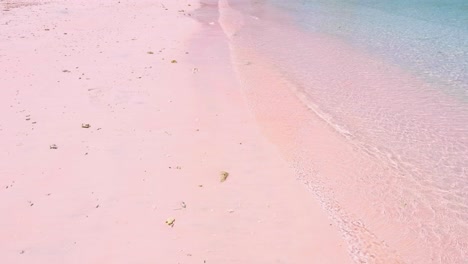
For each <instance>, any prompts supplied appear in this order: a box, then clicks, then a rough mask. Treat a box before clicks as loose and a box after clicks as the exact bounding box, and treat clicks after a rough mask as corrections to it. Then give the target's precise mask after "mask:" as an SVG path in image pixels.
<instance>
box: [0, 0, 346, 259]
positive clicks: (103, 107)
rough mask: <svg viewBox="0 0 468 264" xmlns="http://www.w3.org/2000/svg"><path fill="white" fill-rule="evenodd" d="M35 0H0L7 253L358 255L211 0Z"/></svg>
mask: <svg viewBox="0 0 468 264" xmlns="http://www.w3.org/2000/svg"><path fill="white" fill-rule="evenodd" d="M31 3H34V4H33V5H32V4H28V3H26V2H18V1H2V2H0V7H1V8H0V10H2V11H0V12H1V16H0V31H1V33H2V34H1V35H0V87H2V89H1V90H0V100H1V104H0V113H2V114H1V117H2V118H1V120H0V148H1V149H2V150H1V151H0V187H1V188H0V214H1V215H2V217H0V229H1V235H0V262H1V263H47V264H53V263H169V264H170V263H174V264H175V263H350V262H351V259H350V257H349V255H348V249H347V245H346V243H345V242H344V240H343V239H342V237H341V236H340V234H339V231H338V228H337V227H336V226H335V224H333V223H332V222H331V221H330V220H329V219H328V216H327V214H326V213H325V212H324V211H323V209H322V208H321V206H320V204H319V203H318V201H317V200H315V198H314V196H313V195H311V193H310V192H309V191H308V190H307V189H306V188H305V187H304V185H303V184H302V183H300V182H299V181H297V180H296V177H297V175H295V173H294V170H293V169H292V168H291V167H290V166H289V164H288V163H287V162H286V161H285V160H284V159H283V158H282V156H281V155H280V154H279V153H280V152H279V151H278V150H277V149H276V147H275V146H274V145H272V144H271V143H270V142H269V141H268V140H267V139H266V138H265V136H264V134H262V133H261V131H260V129H259V127H258V124H257V123H256V122H257V121H256V119H255V118H254V115H253V114H252V113H251V112H250V110H249V108H248V107H247V106H246V104H245V101H244V95H243V93H242V90H241V86H240V84H239V82H238V80H237V77H236V75H235V73H234V70H233V69H232V67H231V60H230V55H229V49H228V45H227V41H226V37H225V35H224V33H223V31H222V29H221V28H220V26H219V25H218V21H217V13H216V8H214V9H213V10H214V11H213V10H211V9H210V8H209V5H208V4H207V3H208V2H205V4H204V5H200V4H199V3H198V2H196V1H169V0H167V1H159V2H154V1H138V2H134V1H64V0H59V1H49V2H45V1H44V2H31ZM209 4H211V3H209ZM200 7H201V8H205V9H198V8H200ZM206 7H208V9H206ZM197 9H198V10H197ZM200 10H201V11H200ZM212 11H213V12H212ZM223 171H225V172H228V173H229V175H227V178H225V180H224V181H221V177H223V176H221V173H222V172H223ZM224 177H225V176H224Z"/></svg>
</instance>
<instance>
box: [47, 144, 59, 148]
mask: <svg viewBox="0 0 468 264" xmlns="http://www.w3.org/2000/svg"><path fill="white" fill-rule="evenodd" d="M49 148H50V149H58V147H57V145H55V144H52V145H50V146H49Z"/></svg>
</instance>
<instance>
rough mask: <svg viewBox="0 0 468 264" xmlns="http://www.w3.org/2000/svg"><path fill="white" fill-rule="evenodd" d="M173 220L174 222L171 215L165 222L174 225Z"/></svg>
mask: <svg viewBox="0 0 468 264" xmlns="http://www.w3.org/2000/svg"><path fill="white" fill-rule="evenodd" d="M174 222H175V218H172V217H170V218H168V219H167V220H166V224H167V225H168V226H170V227H174Z"/></svg>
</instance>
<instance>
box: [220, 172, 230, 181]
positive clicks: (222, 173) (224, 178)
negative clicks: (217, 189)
mask: <svg viewBox="0 0 468 264" xmlns="http://www.w3.org/2000/svg"><path fill="white" fill-rule="evenodd" d="M220 176H221V179H220V181H221V182H225V181H226V180H227V178H228V176H229V173H228V172H226V171H222V172H221V173H220Z"/></svg>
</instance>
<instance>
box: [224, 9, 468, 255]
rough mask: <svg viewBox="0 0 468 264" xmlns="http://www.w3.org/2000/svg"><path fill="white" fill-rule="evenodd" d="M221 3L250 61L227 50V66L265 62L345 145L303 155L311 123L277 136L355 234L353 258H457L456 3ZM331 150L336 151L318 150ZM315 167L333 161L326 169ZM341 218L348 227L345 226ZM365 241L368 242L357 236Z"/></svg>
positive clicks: (467, 95)
mask: <svg viewBox="0 0 468 264" xmlns="http://www.w3.org/2000/svg"><path fill="white" fill-rule="evenodd" d="M228 2H229V5H230V8H232V10H234V11H233V13H236V14H237V17H229V16H226V17H227V18H226V19H225V21H224V22H225V24H226V25H227V26H225V28H228V29H229V30H231V31H232V32H230V33H228V35H231V47H232V49H233V51H234V54H236V53H238V54H241V53H242V52H241V51H242V50H249V54H256V55H255V56H256V58H257V59H258V61H257V62H256V61H253V62H250V61H249V62H245V61H240V60H246V59H248V56H243V57H242V56H237V57H236V56H234V60H238V61H237V64H238V65H242V63H244V64H245V65H248V64H250V63H253V64H255V63H258V64H262V65H270V66H272V67H271V68H274V71H275V72H276V76H281V78H282V80H284V82H285V83H286V82H287V83H288V88H289V89H292V90H293V91H294V92H295V93H296V95H297V97H299V98H300V99H301V103H302V104H304V105H306V106H307V107H308V109H309V110H310V111H311V112H312V113H313V114H314V115H315V116H317V117H319V118H320V119H321V120H322V122H324V123H326V124H327V125H328V126H329V127H331V128H333V131H334V132H333V133H335V134H339V135H340V137H341V138H343V139H344V141H345V142H346V143H345V144H346V145H348V146H350V148H352V151H349V149H348V148H346V146H345V145H343V147H336V148H335V149H333V150H331V148H330V150H326V149H325V150H324V151H329V152H330V153H323V155H322V157H318V158H310V159H309V157H308V155H309V156H313V155H314V149H318V146H317V144H315V145H314V144H312V143H310V142H311V141H310V140H309V139H308V138H314V136H316V133H315V132H316V131H314V130H313V129H309V130H307V129H306V126H305V125H304V126H303V130H302V133H303V134H302V135H301V137H303V138H302V139H298V138H297V137H296V138H294V139H293V140H292V141H294V142H289V143H287V144H290V145H291V144H295V147H294V149H295V152H296V153H302V154H301V155H296V156H295V157H294V158H291V161H292V162H293V163H294V164H296V165H297V166H298V167H300V168H301V170H300V172H299V173H301V174H303V177H304V178H305V179H306V180H307V181H308V182H309V183H310V182H313V188H312V189H313V190H314V191H315V192H316V194H317V195H318V196H319V197H320V199H321V200H322V201H323V202H324V208H326V209H327V210H329V213H330V216H331V217H332V218H334V219H335V221H336V222H337V223H339V224H340V225H341V228H342V231H343V235H344V237H358V238H357V239H348V240H349V243H350V249H351V254H356V256H355V259H356V260H357V261H364V262H369V263H393V260H392V262H389V261H386V260H385V258H386V257H388V255H389V254H390V255H392V256H395V257H394V258H393V257H392V259H399V262H404V263H466V262H465V261H466V260H467V259H468V239H467V237H468V71H467V67H468V66H467V65H468V12H466V10H467V6H466V4H465V3H463V2H462V1H432V2H428V1H425V2H423V1H392V2H391V3H388V1H344V0H343V1H315V0H311V1H284V0H271V1H268V0H267V1H252V2H249V1H246V0H243V1H234V0H231V1H228ZM239 16H241V17H242V19H239ZM239 20H242V23H239V22H238V21H239ZM244 53H245V52H244ZM260 60H262V62H260ZM243 71H244V72H248V71H249V70H248V69H247V68H246V67H244V66H242V69H241V70H240V72H241V73H240V76H241V78H242V72H243ZM259 78H261V77H259ZM265 81H267V80H265ZM246 89H247V93H248V92H249V91H248V89H249V88H248V85H246ZM264 89H267V88H264ZM251 103H252V102H251ZM269 103H270V102H268V99H264V100H263V101H260V102H259V101H256V102H253V104H269ZM257 108H258V107H257ZM284 111H287V109H286V110H284ZM291 115H294V113H291ZM291 118H292V117H291ZM278 126H281V124H280V122H278ZM301 126H302V125H301ZM305 131H307V132H305ZM332 137H333V135H332V134H330V138H332ZM324 141H325V140H324ZM282 144H283V146H281V144H280V146H279V147H280V148H287V147H288V146H285V145H287V144H286V143H282ZM337 146H338V144H337ZM340 146H341V145H340ZM333 151H335V152H336V153H332V152H333ZM308 153H309V154H308ZM343 153H346V155H341V156H340V154H343ZM332 156H340V158H339V159H334V158H327V157H332ZM321 163H330V164H331V165H330V166H336V167H339V169H336V170H335V173H332V172H331V171H333V170H326V169H325V167H324V165H323V164H321ZM304 168H306V169H304ZM321 168H323V169H321ZM321 170H322V171H321ZM306 171H309V172H310V171H312V172H314V173H306ZM325 171H327V173H328V174H326V173H325ZM338 172H340V173H338ZM318 190H327V191H318ZM327 203H328V204H330V203H333V204H336V206H335V207H334V208H335V209H333V208H331V207H327V205H326V204H327ZM336 208H338V209H336ZM348 222H351V223H359V224H357V225H356V224H348V227H347V226H346V225H347V223H348ZM349 226H352V227H351V228H350V227H349ZM356 226H359V228H358V229H356V228H355V227H356ZM364 231H365V232H364ZM359 232H364V233H369V235H368V236H360V235H359V234H358V233H359ZM353 233H354V234H353ZM366 239H367V240H372V241H367V242H363V241H358V240H366ZM378 243H381V244H382V248H388V252H391V253H389V254H387V253H386V255H385V256H384V254H382V255H381V256H379V255H378V254H379V253H378V250H377V251H375V250H374V251H375V252H373V251H372V250H373V249H372V246H369V245H372V244H378ZM386 250H387V249H386ZM358 255H359V256H358ZM388 259H390V258H388Z"/></svg>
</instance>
